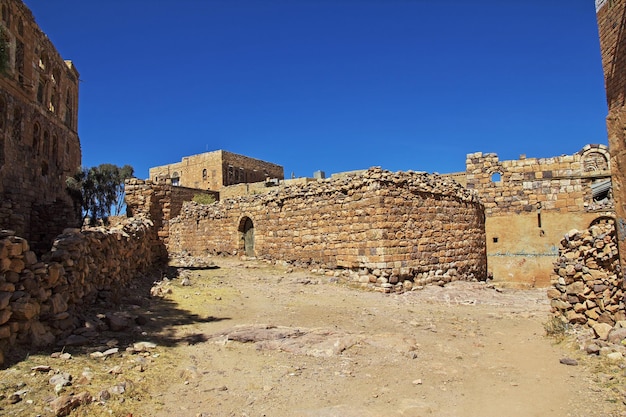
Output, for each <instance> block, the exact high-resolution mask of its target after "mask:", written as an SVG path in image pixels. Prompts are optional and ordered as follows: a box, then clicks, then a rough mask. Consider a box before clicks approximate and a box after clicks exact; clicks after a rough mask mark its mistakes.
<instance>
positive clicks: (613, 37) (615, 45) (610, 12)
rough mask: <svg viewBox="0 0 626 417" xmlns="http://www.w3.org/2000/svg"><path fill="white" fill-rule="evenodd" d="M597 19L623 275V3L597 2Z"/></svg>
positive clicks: (625, 165)
mask: <svg viewBox="0 0 626 417" xmlns="http://www.w3.org/2000/svg"><path fill="white" fill-rule="evenodd" d="M596 17H597V21H598V32H599V35H600V50H601V53H602V68H603V70H604V85H605V89H606V99H607V104H608V108H609V111H608V115H607V118H606V124H607V131H608V140H609V148H610V150H611V168H612V170H613V193H614V197H615V217H616V219H615V222H616V229H617V239H618V246H619V248H620V251H619V252H620V255H619V256H620V262H621V266H622V271H623V270H624V267H626V248H625V247H626V177H625V176H626V107H625V105H626V0H597V1H596Z"/></svg>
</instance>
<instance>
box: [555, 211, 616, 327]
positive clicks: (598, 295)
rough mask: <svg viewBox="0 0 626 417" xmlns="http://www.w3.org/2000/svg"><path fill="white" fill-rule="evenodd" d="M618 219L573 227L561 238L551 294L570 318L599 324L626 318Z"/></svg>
mask: <svg viewBox="0 0 626 417" xmlns="http://www.w3.org/2000/svg"><path fill="white" fill-rule="evenodd" d="M613 223H614V222H613V221H610V222H606V223H599V224H596V225H593V226H592V227H591V228H589V229H584V230H576V229H573V230H570V231H569V232H568V233H567V234H566V235H565V237H564V238H563V239H562V240H561V244H560V250H559V257H558V258H557V261H556V262H555V264H554V273H553V276H552V285H553V288H551V289H550V290H548V297H549V298H550V304H551V306H552V310H553V312H555V313H556V314H557V315H559V316H562V317H563V318H564V319H565V320H566V321H567V322H570V323H577V324H586V325H588V326H589V327H595V326H596V325H597V324H599V323H604V324H608V325H610V326H613V325H614V324H615V323H616V322H618V321H622V320H626V314H625V312H626V309H625V305H624V281H623V279H622V278H621V274H620V273H619V270H620V267H619V257H618V250H617V241H616V237H615V228H614V224H613Z"/></svg>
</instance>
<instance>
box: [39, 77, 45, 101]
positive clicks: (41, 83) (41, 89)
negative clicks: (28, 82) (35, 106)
mask: <svg viewBox="0 0 626 417" xmlns="http://www.w3.org/2000/svg"><path fill="white" fill-rule="evenodd" d="M45 92H46V82H45V81H44V80H43V79H39V84H38V85H37V102H38V103H39V104H43V101H44V98H45V97H44V96H45Z"/></svg>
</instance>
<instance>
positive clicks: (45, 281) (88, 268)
mask: <svg viewBox="0 0 626 417" xmlns="http://www.w3.org/2000/svg"><path fill="white" fill-rule="evenodd" d="M153 233H154V231H153V225H152V222H151V221H149V220H145V219H138V218H130V219H127V220H126V221H125V222H123V223H122V224H121V225H119V226H116V227H113V228H110V229H107V228H103V227H94V228H88V229H83V230H82V231H81V230H79V229H66V230H65V231H64V233H63V234H61V235H59V236H58V237H57V239H55V241H54V244H53V247H52V250H51V251H50V252H48V253H46V254H44V255H43V256H42V258H41V259H38V257H37V256H36V254H35V253H34V252H33V251H32V250H31V248H30V245H29V243H28V241H26V240H25V239H23V238H21V237H18V236H15V235H14V234H13V233H12V232H10V231H3V232H2V233H1V234H0V364H2V363H3V361H4V353H6V352H7V350H8V349H9V348H10V347H11V346H13V345H15V344H16V343H23V344H28V345H31V346H44V345H48V344H51V343H53V342H54V341H55V340H58V339H59V338H61V337H64V336H67V334H69V333H70V332H71V331H72V330H73V329H74V328H75V327H77V326H78V325H79V324H80V323H79V316H80V312H81V309H82V308H83V307H84V306H87V305H89V304H91V303H93V302H94V301H95V300H96V297H97V296H98V293H99V292H102V291H106V292H112V293H115V291H116V289H118V288H121V287H124V286H125V285H127V284H128V283H130V282H131V280H133V279H135V278H136V277H137V275H138V274H141V273H144V272H146V271H148V270H149V269H150V268H152V266H153V262H154V258H153V250H152V247H151V244H150V241H151V239H150V235H151V234H153Z"/></svg>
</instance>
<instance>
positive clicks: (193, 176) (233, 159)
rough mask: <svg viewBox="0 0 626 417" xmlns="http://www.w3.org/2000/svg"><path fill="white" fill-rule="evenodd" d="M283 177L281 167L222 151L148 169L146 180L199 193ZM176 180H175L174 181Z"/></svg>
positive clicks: (193, 156)
mask: <svg viewBox="0 0 626 417" xmlns="http://www.w3.org/2000/svg"><path fill="white" fill-rule="evenodd" d="M268 177H269V178H278V179H283V178H284V172H283V167H281V166H280V165H276V164H273V163H271V162H265V161H260V160H258V159H254V158H250V157H247V156H243V155H237V154H234V153H231V152H226V151H222V150H218V151H214V152H206V153H202V154H199V155H192V156H187V157H184V158H183V160H182V161H181V162H177V163H174V164H168V165H163V166H158V167H153V168H150V179H151V180H152V181H154V182H159V181H161V180H164V179H171V181H172V182H173V183H174V184H175V185H180V186H183V187H189V188H197V189H203V190H215V191H217V190H220V189H221V188H222V187H224V186H228V185H233V184H240V183H254V182H260V181H265V179H266V178H268ZM176 178H178V181H177V180H176Z"/></svg>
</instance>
